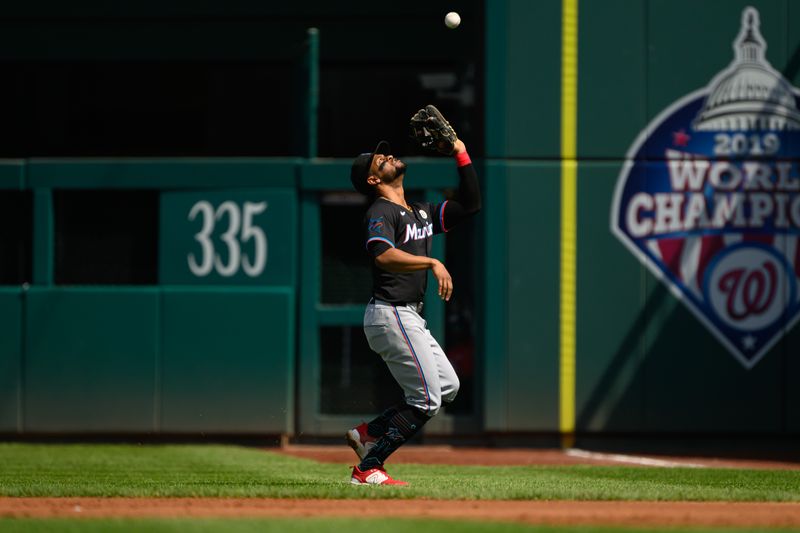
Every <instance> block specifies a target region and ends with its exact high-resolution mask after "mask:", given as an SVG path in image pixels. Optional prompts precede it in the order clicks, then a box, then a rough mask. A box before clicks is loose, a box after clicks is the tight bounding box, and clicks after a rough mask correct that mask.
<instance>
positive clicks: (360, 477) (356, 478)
mask: <svg viewBox="0 0 800 533" xmlns="http://www.w3.org/2000/svg"><path fill="white" fill-rule="evenodd" d="M350 483H352V484H353V485H408V483H406V482H405V481H400V480H399V479H392V477H391V476H390V475H389V474H387V473H386V470H384V469H383V468H370V469H368V470H367V471H366V472H362V471H361V470H359V468H358V465H356V466H354V467H353V475H352V477H351V478H350Z"/></svg>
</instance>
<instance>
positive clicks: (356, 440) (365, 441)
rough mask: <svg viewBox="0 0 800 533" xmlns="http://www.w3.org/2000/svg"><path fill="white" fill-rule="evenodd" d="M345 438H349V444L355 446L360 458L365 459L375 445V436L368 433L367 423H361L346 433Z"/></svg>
mask: <svg viewBox="0 0 800 533" xmlns="http://www.w3.org/2000/svg"><path fill="white" fill-rule="evenodd" d="M344 438H345V439H347V444H349V445H350V447H351V448H353V451H354V452H356V455H358V458H359V459H364V457H366V456H367V454H368V453H369V451H370V450H371V449H372V447H373V446H375V441H377V440H378V439H376V438H375V437H372V436H370V434H369V433H367V424H366V423H364V424H361V425H358V426H356V427H354V428H353V429H351V430H349V431H348V432H347V433H345V435H344Z"/></svg>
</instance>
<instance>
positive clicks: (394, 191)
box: [380, 185, 410, 209]
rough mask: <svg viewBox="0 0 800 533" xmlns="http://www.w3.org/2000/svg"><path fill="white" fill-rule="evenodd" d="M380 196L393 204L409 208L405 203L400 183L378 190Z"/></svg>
mask: <svg viewBox="0 0 800 533" xmlns="http://www.w3.org/2000/svg"><path fill="white" fill-rule="evenodd" d="M380 197H381V198H383V199H384V200H388V201H390V202H392V203H394V204H397V205H400V206H403V207H405V208H407V209H410V208H409V206H408V204H407V203H406V195H405V192H404V191H403V186H402V185H397V186H387V187H384V188H383V189H382V190H381V191H380Z"/></svg>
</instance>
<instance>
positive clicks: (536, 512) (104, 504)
mask: <svg viewBox="0 0 800 533" xmlns="http://www.w3.org/2000/svg"><path fill="white" fill-rule="evenodd" d="M354 490H381V489H380V488H379V487H354ZM0 516H2V517H16V518H21V517H29V518H30V517H36V518H43V517H48V518H54V517H62V518H63V517H70V518H107V517H114V518H145V517H147V518H164V517H170V518H175V517H180V518H187V517H204V518H210V517H219V518H234V517H235V518H259V517H262V518H263V517H374V518H386V517H397V518H438V519H454V520H470V521H471V520H486V521H504V522H520V523H526V524H548V525H624V526H646V525H658V526H739V527H798V526H800V504H798V503H750V502H748V503H721V502H712V503H694V502H576V501H557V502H552V501H546V502H540V501H535V502H530V501H488V500H484V501H453V500H403V502H402V504H400V505H392V506H388V505H386V506H384V505H380V506H376V505H364V502H362V501H360V500H281V499H258V498H247V499H234V498H0Z"/></svg>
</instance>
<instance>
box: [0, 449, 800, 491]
mask: <svg viewBox="0 0 800 533" xmlns="http://www.w3.org/2000/svg"><path fill="white" fill-rule="evenodd" d="M389 472H390V473H391V474H392V475H394V476H395V477H398V478H400V479H404V480H406V481H409V482H410V483H411V485H410V486H408V487H400V488H391V487H377V488H375V489H377V490H363V489H364V487H353V486H351V485H350V484H349V483H348V481H349V477H350V468H349V466H348V465H336V464H325V463H317V462H314V461H310V460H305V459H297V458H293V457H287V456H284V455H280V454H277V453H272V452H265V451H262V450H257V449H250V448H243V447H237V446H211V445H209V446H136V445H30V444H0V495H3V496H222V497H224V496H229V497H230V496H235V497H276V498H359V499H364V498H444V499H507V500H543V499H544V500H562V499H570V500H665V501H666V500H672V501H679V500H680V501H687V500H688V501H800V471H777V470H733V469H684V468H674V469H662V468H634V467H607V466H560V467H530V466H514V467H512V466H509V467H484V466H430V465H397V466H393V467H391V468H389Z"/></svg>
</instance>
